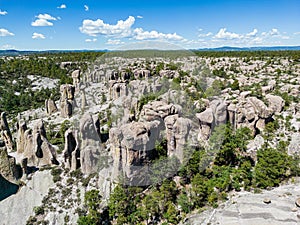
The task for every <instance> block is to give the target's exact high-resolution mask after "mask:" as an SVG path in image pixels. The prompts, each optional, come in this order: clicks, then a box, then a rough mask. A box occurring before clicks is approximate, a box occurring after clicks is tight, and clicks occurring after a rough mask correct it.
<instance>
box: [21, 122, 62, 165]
mask: <svg viewBox="0 0 300 225" xmlns="http://www.w3.org/2000/svg"><path fill="white" fill-rule="evenodd" d="M17 153H18V154H19V155H20V158H21V159H24V158H27V159H28V164H29V165H31V166H36V167H40V166H45V165H52V164H58V161H57V159H56V148H55V147H54V146H53V145H52V144H50V143H49V141H48V140H47V137H46V131H45V127H44V122H43V121H42V120H40V121H38V122H37V123H36V124H35V126H34V129H33V130H31V129H27V126H26V124H25V123H24V122H23V123H19V126H18V136H17Z"/></svg>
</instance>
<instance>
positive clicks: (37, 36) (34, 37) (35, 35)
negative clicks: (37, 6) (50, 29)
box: [32, 32, 45, 39]
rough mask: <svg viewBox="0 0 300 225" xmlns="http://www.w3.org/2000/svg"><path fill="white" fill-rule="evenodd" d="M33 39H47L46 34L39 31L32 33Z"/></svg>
mask: <svg viewBox="0 0 300 225" xmlns="http://www.w3.org/2000/svg"><path fill="white" fill-rule="evenodd" d="M32 39H45V36H44V35H43V34H39V33H35V32H34V33H33V34H32Z"/></svg>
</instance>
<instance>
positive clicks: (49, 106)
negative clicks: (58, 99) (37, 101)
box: [45, 99, 58, 115]
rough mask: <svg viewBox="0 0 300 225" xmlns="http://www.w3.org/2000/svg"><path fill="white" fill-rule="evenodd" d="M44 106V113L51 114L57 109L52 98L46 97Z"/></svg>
mask: <svg viewBox="0 0 300 225" xmlns="http://www.w3.org/2000/svg"><path fill="white" fill-rule="evenodd" d="M45 108H46V113H47V114H48V115H51V114H53V113H55V112H57V111H58V109H57V106H56V104H55V102H54V101H53V100H52V99H46V101H45Z"/></svg>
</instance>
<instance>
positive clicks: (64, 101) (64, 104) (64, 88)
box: [60, 84, 75, 118]
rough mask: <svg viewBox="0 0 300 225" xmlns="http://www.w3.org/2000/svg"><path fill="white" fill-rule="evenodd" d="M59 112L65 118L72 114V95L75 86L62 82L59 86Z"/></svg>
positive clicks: (73, 104)
mask: <svg viewBox="0 0 300 225" xmlns="http://www.w3.org/2000/svg"><path fill="white" fill-rule="evenodd" d="M60 93H61V98H60V113H61V117H63V118H67V117H70V116H72V113H73V109H74V106H75V102H74V95H75V86H73V85H69V84H63V85H61V86H60Z"/></svg>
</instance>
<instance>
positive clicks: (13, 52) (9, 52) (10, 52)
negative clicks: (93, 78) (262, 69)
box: [0, 46, 300, 56]
mask: <svg viewBox="0 0 300 225" xmlns="http://www.w3.org/2000/svg"><path fill="white" fill-rule="evenodd" d="M191 50H193V51H220V52H226V51H286V50H293V51H299V50H300V46H272V47H241V48H240V47H230V46H224V47H219V48H199V49H191ZM59 52H109V50H107V49H103V50H43V51H31V50H28V51H27V50H26V51H20V50H15V49H9V50H0V56H17V55H29V54H36V53H59Z"/></svg>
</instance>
